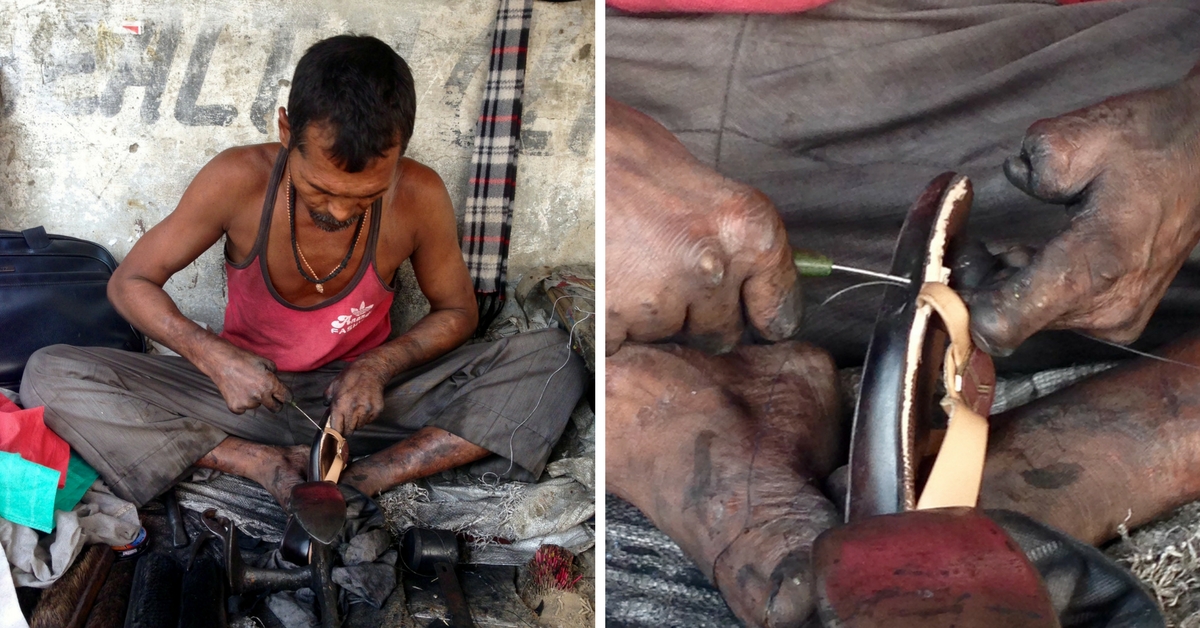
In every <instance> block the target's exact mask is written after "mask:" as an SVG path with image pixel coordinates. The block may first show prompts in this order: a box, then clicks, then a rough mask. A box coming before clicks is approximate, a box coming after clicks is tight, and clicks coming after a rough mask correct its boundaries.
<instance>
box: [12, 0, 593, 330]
mask: <svg viewBox="0 0 1200 628" xmlns="http://www.w3.org/2000/svg"><path fill="white" fill-rule="evenodd" d="M496 5H497V2H496V0H461V1H457V2H442V1H440V0H405V1H404V2H377V1H375V0H298V1H296V2H287V3H285V2H269V1H265V0H180V1H177V2H159V1H150V0H106V1H99V2H97V1H84V0H43V1H41V2H38V1H36V0H3V1H0V94H2V97H3V100H2V101H0V229H24V228H28V227H32V226H36V225H44V226H45V227H46V229H47V230H48V231H50V232H51V233H62V234H67V235H73V236H77V237H82V238H87V239H89V240H94V241H97V242H100V243H101V244H104V245H106V246H107V247H108V248H109V249H110V250H111V251H112V252H113V254H114V255H115V256H116V257H117V259H118V260H119V259H121V258H122V257H124V255H125V253H127V252H128V251H129V249H130V247H132V246H133V243H134V242H136V241H137V239H138V238H139V237H140V236H141V235H142V234H143V233H145V232H146V230H147V229H149V228H150V227H152V226H154V225H155V224H156V223H157V222H158V221H160V220H162V218H163V217H165V216H166V215H167V214H168V213H170V212H171V211H172V210H173V209H174V207H175V204H176V203H177V201H178V199H179V197H180V195H181V194H182V192H183V190H184V189H185V187H186V186H187V184H188V182H189V181H190V180H191V178H192V177H193V176H194V175H195V173H196V172H197V171H198V170H199V169H200V167H201V166H203V165H204V163H206V162H207V161H208V160H209V159H210V158H211V157H212V156H214V155H216V154H217V153H218V152H219V151H221V150H223V149H225V148H227V147H229V146H233V145H238V144H254V143H260V142H268V141H276V140H278V130H277V129H276V127H275V119H276V113H275V112H276V109H277V107H279V106H280V105H284V104H286V102H287V95H288V86H289V79H290V78H291V74H292V70H293V68H294V66H295V63H296V61H297V60H298V59H299V58H300V56H301V55H302V54H303V52H304V50H305V49H306V48H307V47H308V46H309V45H311V44H312V43H313V42H315V41H317V40H319V39H322V38H324V37H328V36H331V35H335V34H339V33H344V32H355V33H360V34H370V35H374V36H376V37H379V38H380V39H382V40H384V41H386V42H388V43H389V44H391V45H392V46H393V47H394V48H395V49H396V50H397V51H398V52H399V53H400V55H401V56H403V57H404V58H405V60H407V61H408V63H409V65H410V66H411V67H412V70H413V75H414V77H415V79H416V83H417V94H418V100H417V121H416V131H415V134H414V137H413V140H412V142H411V145H410V148H409V153H408V154H409V155H410V156H411V157H413V158H415V159H417V160H418V161H421V162H423V163H425V164H427V165H429V166H431V167H433V168H434V169H435V170H436V171H437V172H438V173H439V174H440V175H441V176H442V178H443V179H444V180H445V182H446V185H447V187H448V188H449V191H450V196H451V198H452V199H454V203H455V208H456V210H457V211H458V212H459V217H460V220H461V216H462V211H463V207H464V203H465V197H466V194H467V193H468V192H469V190H468V188H467V185H466V182H467V176H468V166H469V163H470V159H471V149H472V146H473V143H474V134H475V120H476V117H477V116H478V113H479V108H480V103H481V99H482V97H483V85H484V81H485V78H486V75H487V65H488V64H487V58H488V51H489V48H490V45H491V30H492V22H493V20H494V17H495V9H496ZM138 30H140V33H137V32H135V31H138ZM594 33H595V5H594V4H593V3H591V2H587V1H586V0H584V1H582V2H570V3H564V4H558V3H547V2H535V3H534V17H533V29H532V32H531V35H530V52H529V57H528V58H529V61H528V68H527V76H526V89H525V118H524V127H523V131H522V142H523V149H522V152H521V155H520V157H519V160H518V169H519V176H518V183H517V199H516V207H515V216H514V226H513V232H512V247H511V256H510V278H512V279H515V278H516V277H517V276H518V275H519V274H520V273H521V272H522V270H523V269H527V268H530V267H533V266H538V265H541V264H561V263H579V262H591V261H592V260H593V259H594V253H595V232H594V225H595V207H594V196H593V189H594V184H595V166H594V149H593V139H594V127H595V120H594V111H595V100H594V98H595V92H594V85H595V63H594V50H595V46H594V44H595V35H594ZM220 247H221V245H220V244H218V245H217V246H214V247H213V249H211V250H209V251H208V252H207V253H205V254H204V255H203V256H202V257H201V258H200V259H199V260H197V261H196V262H195V263H194V264H192V265H191V266H189V267H188V268H186V269H184V270H183V271H181V272H180V273H178V274H177V275H176V276H175V277H174V278H172V280H171V281H170V282H169V283H168V286H167V288H168V291H169V292H170V293H171V295H172V296H173V297H174V298H175V300H176V302H177V303H179V305H180V308H181V309H182V310H183V312H184V314H186V315H188V316H190V317H192V318H194V319H197V320H201V321H204V322H206V323H208V324H209V325H210V326H213V327H215V328H220V326H221V320H222V316H223V312H224V307H225V294H224V268H223V265H222V258H221V254H220V251H221V248H220ZM407 285H409V286H412V285H414V284H413V282H412V281H411V280H410V281H409V282H407ZM420 308H421V304H420V299H415V300H414V299H411V298H410V299H407V300H404V303H402V304H401V305H399V306H398V309H399V310H401V311H400V312H398V314H400V318H401V319H402V320H401V325H403V324H407V323H411V322H412V318H414V317H416V316H419V315H420V313H421V312H420ZM406 318H407V320H404V319H406Z"/></svg>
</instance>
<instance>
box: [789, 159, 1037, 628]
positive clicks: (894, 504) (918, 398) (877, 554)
mask: <svg viewBox="0 0 1200 628" xmlns="http://www.w3.org/2000/svg"><path fill="white" fill-rule="evenodd" d="M971 198H972V193H971V185H970V182H969V181H968V180H967V179H966V177H962V176H959V175H955V174H953V173H945V174H943V175H941V176H939V177H937V178H935V179H934V180H933V181H932V182H931V183H930V185H929V187H928V188H926V190H925V192H924V193H923V194H922V195H921V197H920V198H919V199H918V200H917V202H916V203H915V204H914V205H913V208H912V210H911V211H910V213H909V215H908V218H907V219H906V221H905V223H904V227H903V229H902V231H901V236H900V239H899V241H898V242H897V244H896V252H895V256H894V258H893V264H892V271H891V272H892V274H895V275H899V276H904V277H908V278H909V279H910V284H909V285H907V286H899V287H889V289H888V293H887V294H886V295H885V297H884V301H883V303H882V305H881V307H880V310H879V316H878V318H877V322H876V327H875V335H874V337H873V338H872V341H871V346H870V349H869V350H868V353H867V362H866V364H865V366H864V369H863V381H862V387H861V392H860V397H859V402H858V407H857V408H856V411H855V417H854V433H853V436H852V443H851V457H850V492H849V495H848V497H847V509H846V510H847V520H848V523H847V524H846V525H844V526H842V527H840V528H834V529H831V530H827V531H826V532H824V533H823V534H821V536H819V537H818V538H817V540H816V543H815V544H814V548H813V570H814V572H815V574H816V578H815V580H814V591H813V596H814V598H815V599H816V602H817V609H818V614H819V616H820V619H821V622H822V624H823V625H825V626H828V627H834V628H876V627H883V626H887V627H889V628H896V627H900V628H903V627H905V626H922V627H924V626H935V627H936V626H945V627H949V626H955V627H958V628H964V627H977V628H993V627H995V628H999V627H1001V626H1004V627H1010V626H1025V627H1028V628H1035V627H1036V628H1054V627H1057V626H1058V625H1059V624H1058V618H1057V617H1056V615H1055V613H1054V609H1053V607H1052V606H1051V603H1050V598H1049V594H1048V593H1047V592H1046V589H1045V585H1044V584H1043V583H1042V581H1041V580H1040V578H1039V576H1038V573H1037V571H1036V570H1035V569H1034V568H1033V566H1032V565H1031V564H1030V563H1029V561H1028V559H1027V558H1026V557H1025V554H1024V553H1023V552H1022V551H1021V549H1020V547H1018V546H1017V544H1016V543H1015V542H1014V541H1013V540H1012V539H1010V538H1009V537H1008V535H1007V534H1005V532H1004V531H1003V530H1002V529H1001V528H1000V527H999V526H997V525H996V524H995V523H994V522H992V521H991V520H989V519H988V518H987V517H985V516H984V515H983V513H982V512H980V511H979V510H977V509H975V508H974V506H975V505H976V502H977V500H978V497H979V486H980V482H981V479H982V475H983V464H984V456H985V454H986V449H987V432H988V426H987V419H986V418H985V417H986V413H987V410H988V409H990V405H991V397H992V394H993V392H992V391H993V390H994V383H995V374H994V370H993V369H992V367H991V362H990V359H988V357H987V356H986V355H985V354H982V353H980V352H978V351H977V350H975V348H974V347H973V346H972V343H971V335H970V331H969V328H970V316H969V313H968V311H967V308H966V305H965V304H964V303H963V302H962V299H961V298H959V297H958V295H957V293H956V292H955V291H954V289H953V286H952V277H951V273H950V270H949V268H948V262H949V260H950V259H951V258H952V255H951V253H952V252H953V250H954V248H955V247H956V246H961V237H960V234H961V233H962V231H963V228H964V227H965V225H966V221H967V214H968V212H969V211H970V205H971ZM939 392H940V395H941V397H942V400H941V407H942V408H943V410H944V411H945V413H946V415H947V417H948V418H947V428H946V430H945V433H944V434H939V430H937V429H935V425H934V423H935V422H936V419H937V418H938V417H937V416H936V414H935V404H934V399H935V397H937V396H938V395H939ZM964 393H965V394H964ZM939 436H941V442H940V446H939V443H937V442H936V441H937V440H938V437H939ZM930 454H936V456H935V457H934V459H933V462H932V467H931V470H929V471H928V473H926V469H930V465H929V460H927V456H928V455H930ZM926 475H928V481H927V482H925V481H924V480H925V476H926Z"/></svg>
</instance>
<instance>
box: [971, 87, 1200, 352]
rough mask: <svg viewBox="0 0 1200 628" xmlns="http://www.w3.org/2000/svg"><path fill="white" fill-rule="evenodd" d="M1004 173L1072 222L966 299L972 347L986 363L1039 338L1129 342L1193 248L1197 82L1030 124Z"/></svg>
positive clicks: (1198, 219)
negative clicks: (1063, 209) (1059, 207)
mask: <svg viewBox="0 0 1200 628" xmlns="http://www.w3.org/2000/svg"><path fill="white" fill-rule="evenodd" d="M1198 68H1200V66H1198ZM1004 172H1005V174H1006V175H1007V176H1008V179H1009V180H1010V181H1011V182H1012V183H1013V184H1014V185H1016V186H1017V187H1018V188H1020V189H1021V190H1023V191H1025V192H1026V193H1028V194H1030V195H1032V196H1034V197H1036V198H1038V199H1041V200H1044V201H1048V202H1051V203H1062V204H1065V205H1066V206H1067V210H1068V212H1069V213H1070V216H1071V222H1070V225H1069V226H1068V227H1067V228H1066V229H1065V230H1064V231H1063V232H1062V233H1060V234H1058V236H1057V237H1055V238H1054V239H1053V240H1051V241H1050V242H1049V244H1047V245H1046V246H1045V247H1044V248H1043V249H1041V250H1040V251H1038V252H1037V253H1036V254H1035V255H1034V256H1033V258H1032V260H1031V261H1030V263H1029V264H1028V265H1027V266H1025V267H1024V268H1021V269H1020V270H1018V271H1017V272H1015V273H1014V274H1013V275H1012V276H1011V277H1009V278H1007V279H1006V280H1005V281H1004V282H1003V283H1001V284H1000V285H999V286H998V287H995V289H993V290H989V291H984V292H980V293H976V294H975V295H974V296H973V297H972V298H971V299H970V300H971V329H972V332H973V334H974V336H975V339H976V341H977V342H978V343H979V344H980V346H982V347H983V348H984V349H986V350H987V351H988V352H990V353H992V354H995V355H1006V354H1008V353H1011V352H1012V351H1013V350H1014V349H1015V348H1016V347H1017V346H1018V345H1020V344H1021V343H1022V342H1023V341H1024V340H1025V339H1026V338H1028V337H1029V336H1030V335H1032V334H1034V333H1035V332H1037V331H1039V330H1042V329H1077V330H1081V331H1083V332H1085V333H1088V334H1090V335H1094V336H1096V337H1099V338H1103V339H1106V340H1110V341H1113V342H1120V343H1128V342H1132V341H1133V340H1135V339H1136V338H1137V337H1138V335H1140V334H1141V332H1142V330H1143V329H1144V328H1145V326H1146V323H1147V321H1148V320H1149V318H1150V315H1151V314H1152V313H1153V312H1154V309H1155V307H1157V305H1158V302H1159V301H1160V300H1161V299H1162V297H1163V294H1164V293H1165V292H1166V290H1167V285H1168V284H1169V283H1170V282H1171V280H1172V278H1173V277H1174V276H1175V274H1176V273H1177V272H1178V271H1179V268H1180V267H1181V266H1182V265H1183V262H1184V261H1185V260H1186V259H1187V256H1188V254H1189V253H1190V252H1191V251H1192V249H1193V248H1194V247H1195V246H1196V243H1197V241H1198V240H1200V73H1197V71H1195V70H1194V71H1193V72H1192V75H1191V76H1190V77H1189V78H1188V79H1187V80H1185V81H1184V82H1182V83H1180V84H1178V85H1176V86H1173V87H1169V88H1166V89H1161V90H1154V91H1146V92H1138V93H1134V94H1128V95H1124V96H1119V97H1116V98H1111V99H1109V100H1106V101H1104V102H1101V103H1099V104H1097V105H1093V106H1091V107H1087V108H1085V109H1080V110H1078V111H1074V112H1071V113H1068V114H1066V115H1063V116H1060V117H1057V118H1052V119H1048V120H1039V121H1038V122H1036V123H1034V124H1033V126H1031V127H1030V128H1029V131H1028V132H1027V134H1026V136H1025V141H1024V143H1023V145H1022V147H1021V154H1020V155H1019V156H1016V157H1010V158H1009V159H1008V161H1006V162H1005V164H1004Z"/></svg>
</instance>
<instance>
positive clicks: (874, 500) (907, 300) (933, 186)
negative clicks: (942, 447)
mask: <svg viewBox="0 0 1200 628" xmlns="http://www.w3.org/2000/svg"><path fill="white" fill-rule="evenodd" d="M963 187H965V190H962V192H965V193H960V194H959V195H958V196H957V197H956V198H955V199H949V198H947V196H946V195H947V192H950V191H953V190H961V189H962V188H963ZM971 198H972V194H971V190H970V184H969V182H968V181H967V180H966V177H963V176H961V175H956V174H954V173H951V172H947V173H943V174H941V175H939V176H938V177H937V178H935V179H934V180H933V181H932V182H930V184H929V186H928V187H927V188H926V189H925V191H924V192H922V194H921V196H920V197H919V198H918V199H917V201H916V202H915V203H914V204H913V206H912V208H911V209H910V210H909V213H908V217H907V218H906V219H905V221H904V226H903V227H902V228H901V231H900V236H899V237H898V238H897V240H896V249H895V253H894V255H893V257H892V266H891V270H890V274H892V275H895V276H898V277H907V278H909V279H910V281H911V283H910V284H909V285H907V286H901V285H892V286H888V287H886V288H885V289H884V291H885V292H884V295H883V299H882V301H881V302H880V306H879V313H878V316H877V318H876V325H875V332H874V334H873V336H872V338H871V346H870V349H869V350H868V352H867V360H866V364H865V366H864V368H863V378H862V387H861V392H860V395H859V399H858V405H857V407H856V409H855V416H854V433H853V436H852V439H851V445H850V468H851V473H850V490H849V495H848V497H847V508H846V516H847V520H851V521H853V520H858V519H862V518H865V517H869V516H872V515H878V514H887V513H895V512H903V511H905V510H911V509H912V508H914V507H916V502H917V486H916V475H917V473H918V471H919V468H918V464H919V458H920V457H921V455H920V454H921V453H923V452H918V451H917V450H916V447H915V443H918V442H924V440H925V439H926V438H927V435H928V433H929V431H930V429H931V426H930V422H931V420H932V417H931V414H932V407H933V395H934V393H935V383H936V377H937V373H938V372H939V369H940V366H941V355H940V354H941V351H940V350H938V348H937V347H933V346H924V344H925V343H928V344H930V345H933V344H940V343H943V342H944V337H939V336H937V335H936V334H931V335H928V336H927V335H926V334H925V333H924V329H925V328H926V326H927V325H928V318H929V311H930V308H928V307H926V308H925V311H924V312H922V311H921V309H922V308H921V306H919V305H918V303H917V297H918V295H919V294H920V290H921V287H922V286H923V285H924V284H925V283H926V282H927V281H930V280H941V281H946V280H947V279H948V277H947V278H943V277H941V276H932V275H929V273H930V272H933V271H935V270H936V269H931V266H933V265H932V264H930V262H931V261H936V265H937V266H938V267H941V261H942V254H944V253H946V252H947V251H951V250H953V249H954V247H956V246H958V245H959V244H960V241H959V237H958V236H959V235H960V233H961V230H962V227H963V226H964V225H965V223H966V219H967V212H968V211H969V209H970V203H971ZM943 206H946V210H947V211H945V212H943V211H942V209H943ZM943 214H946V215H943ZM939 218H940V219H941V223H940V224H939ZM939 227H940V229H939ZM939 232H940V233H942V234H944V236H945V237H944V241H941V242H940V243H939V244H938V246H936V247H933V248H936V249H938V250H939V255H938V257H937V260H931V259H929V255H928V254H929V252H930V251H931V246H932V245H933V244H934V241H933V238H934V236H935V234H936V233H939ZM937 274H939V275H940V274H941V273H940V271H938V272H937ZM914 326H916V331H914ZM914 335H916V336H917V339H916V340H914V339H913V338H912V337H913V336H914ZM918 345H920V346H918ZM914 352H915V353H916V354H920V358H919V357H918V356H917V355H916V354H914ZM918 360H924V361H925V362H926V363H925V364H923V365H922V368H923V369H928V370H923V371H922V372H924V373H927V374H929V375H930V376H929V377H923V378H918V379H917V380H915V381H913V380H911V377H910V376H911V375H912V373H911V372H910V371H911V369H910V365H912V364H915V363H916V362H917V361H918ZM935 360H936V362H937V363H936V364H933V363H932V362H933V361H935ZM856 461H857V464H856ZM867 461H870V463H869V464H867Z"/></svg>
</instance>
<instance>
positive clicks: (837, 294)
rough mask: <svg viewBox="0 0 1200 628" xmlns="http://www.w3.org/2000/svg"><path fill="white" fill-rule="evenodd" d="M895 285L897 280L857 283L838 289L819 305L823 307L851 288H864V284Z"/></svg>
mask: <svg viewBox="0 0 1200 628" xmlns="http://www.w3.org/2000/svg"><path fill="white" fill-rule="evenodd" d="M895 285H898V284H896V282H894V281H865V282H863V283H856V284H854V285H853V286H850V287H849V288H842V289H841V290H838V291H837V292H835V293H833V296H831V297H829V298H828V299H825V300H824V301H821V303H820V304H818V305H817V307H823V306H824V305H825V304H826V303H829V302H830V301H832V300H834V299H836V298H838V297H840V296H842V295H843V294H845V293H847V292H850V291H851V290H854V289H855V288H862V287H863V286H895Z"/></svg>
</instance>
